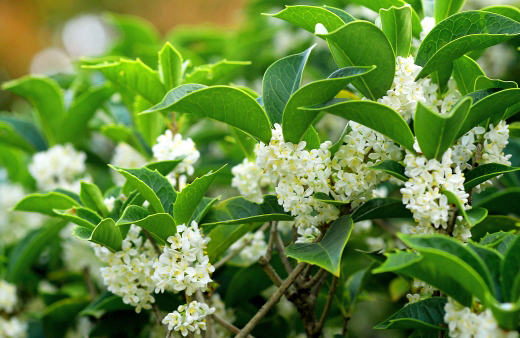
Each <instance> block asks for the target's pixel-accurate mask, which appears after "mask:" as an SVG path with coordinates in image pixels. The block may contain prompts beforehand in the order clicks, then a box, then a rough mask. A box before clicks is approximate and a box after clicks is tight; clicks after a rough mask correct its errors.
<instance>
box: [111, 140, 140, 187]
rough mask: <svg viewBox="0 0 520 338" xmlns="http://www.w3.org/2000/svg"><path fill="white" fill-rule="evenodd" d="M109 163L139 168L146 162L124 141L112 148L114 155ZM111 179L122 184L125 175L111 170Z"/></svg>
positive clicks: (122, 166)
mask: <svg viewBox="0 0 520 338" xmlns="http://www.w3.org/2000/svg"><path fill="white" fill-rule="evenodd" d="M110 163H111V164H113V165H115V166H116V167H121V168H141V167H142V166H143V165H145V164H146V159H145V158H144V157H143V156H142V155H141V154H140V153H139V152H137V151H136V150H135V149H134V148H132V147H131V146H129V145H128V144H126V143H123V142H121V143H119V144H118V145H117V147H116V148H115V150H114V156H113V157H112V159H111V160H110ZM110 173H111V174H112V179H113V180H114V183H116V185H123V184H124V183H125V181H126V179H125V177H124V176H123V175H121V174H120V173H118V172H117V171H115V170H111V171H110Z"/></svg>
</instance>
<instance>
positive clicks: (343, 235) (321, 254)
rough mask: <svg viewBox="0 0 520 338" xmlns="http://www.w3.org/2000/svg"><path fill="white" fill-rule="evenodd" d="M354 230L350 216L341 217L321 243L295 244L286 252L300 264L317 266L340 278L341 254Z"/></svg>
mask: <svg viewBox="0 0 520 338" xmlns="http://www.w3.org/2000/svg"><path fill="white" fill-rule="evenodd" d="M353 228H354V227H353V223H352V219H351V218H350V217H349V216H341V217H340V218H338V219H337V220H335V221H334V222H333V223H332V225H331V226H330V228H329V229H328V230H327V232H326V233H325V237H323V240H322V241H321V242H318V243H295V244H292V245H289V246H288V247H287V248H286V249H285V252H286V254H287V256H289V257H292V258H295V259H297V260H298V262H306V263H310V264H314V265H317V266H319V267H322V268H324V269H325V270H327V271H329V272H330V273H332V274H334V275H335V276H339V274H340V263H341V254H342V253H343V249H345V246H346V245H347V241H348V239H349V238H350V234H351V233H352V229H353Z"/></svg>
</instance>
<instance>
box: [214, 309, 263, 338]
mask: <svg viewBox="0 0 520 338" xmlns="http://www.w3.org/2000/svg"><path fill="white" fill-rule="evenodd" d="M211 317H213V319H214V320H215V321H216V322H217V323H219V324H220V325H222V327H224V328H226V329H228V330H229V331H231V332H233V333H234V334H239V333H240V329H239V328H238V327H236V326H235V325H233V324H231V323H230V322H228V321H227V320H225V319H224V318H222V317H220V316H219V315H217V314H216V313H214V314H212V315H211ZM247 337H248V338H254V337H253V336H252V335H247Z"/></svg>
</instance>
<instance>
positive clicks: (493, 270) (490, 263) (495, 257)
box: [467, 241, 504, 299]
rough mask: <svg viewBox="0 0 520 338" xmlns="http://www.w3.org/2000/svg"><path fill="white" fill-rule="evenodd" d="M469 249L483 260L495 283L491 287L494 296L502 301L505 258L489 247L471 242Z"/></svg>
mask: <svg viewBox="0 0 520 338" xmlns="http://www.w3.org/2000/svg"><path fill="white" fill-rule="evenodd" d="M467 247H468V248H469V249H471V250H473V251H474V252H475V253H476V254H477V255H478V256H479V257H480V258H481V259H482V261H483V262H484V264H485V265H486V268H487V269H488V271H489V273H490V276H491V280H492V282H493V284H492V285H490V288H491V289H492V290H493V291H494V292H493V295H494V296H495V298H496V299H502V290H501V288H500V267H501V265H502V260H503V258H504V256H503V255H502V254H501V253H499V252H497V251H495V250H493V249H491V248H489V247H486V246H484V245H480V244H477V243H473V242H471V241H470V242H468V245H467Z"/></svg>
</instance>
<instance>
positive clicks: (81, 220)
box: [53, 207, 102, 230]
mask: <svg viewBox="0 0 520 338" xmlns="http://www.w3.org/2000/svg"><path fill="white" fill-rule="evenodd" d="M53 211H54V213H55V214H56V215H57V216H59V217H61V218H63V219H66V220H67V221H70V222H72V223H75V224H77V225H80V226H82V227H85V228H87V229H90V230H94V228H95V227H96V225H98V224H99V222H101V221H102V218H101V216H99V215H98V214H97V213H96V212H95V211H92V210H90V209H88V208H84V207H72V208H70V209H62V210H59V209H54V210H53Z"/></svg>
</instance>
